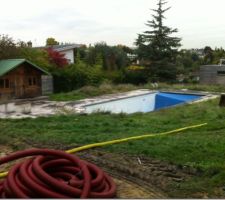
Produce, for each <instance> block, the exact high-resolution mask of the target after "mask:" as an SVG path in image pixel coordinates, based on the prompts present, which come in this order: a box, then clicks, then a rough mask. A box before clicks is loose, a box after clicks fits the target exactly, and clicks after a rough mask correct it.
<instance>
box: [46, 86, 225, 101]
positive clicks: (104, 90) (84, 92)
mask: <svg viewBox="0 0 225 200" xmlns="http://www.w3.org/2000/svg"><path fill="white" fill-rule="evenodd" d="M137 89H150V90H156V88H154V87H153V86H152V85H151V84H146V85H141V86H135V85H131V84H121V85H112V84H102V85H100V86H99V87H94V86H85V87H83V88H81V89H78V90H74V91H72V92H67V93H58V94H52V95H51V96H50V100H54V101H75V100H81V99H85V98H89V97H95V96H100V95H105V94H115V93H118V92H127V91H131V90H137ZM157 89H159V90H181V89H188V90H194V91H209V92H225V87H224V86H220V85H200V84H173V85H172V84H166V83H159V84H158V88H157Z"/></svg>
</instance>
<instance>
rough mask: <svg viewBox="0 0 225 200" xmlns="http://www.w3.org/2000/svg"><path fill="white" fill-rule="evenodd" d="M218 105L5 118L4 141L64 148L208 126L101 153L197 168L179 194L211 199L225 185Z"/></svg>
mask: <svg viewBox="0 0 225 200" xmlns="http://www.w3.org/2000/svg"><path fill="white" fill-rule="evenodd" d="M218 103H219V100H218V99H216V100H211V101H207V102H203V103H198V104H193V105H185V106H178V107H174V108H170V109H167V110H160V111H158V112H153V113H147V114H140V113H138V114H132V115H125V114H119V115H110V114H93V115H68V116H52V117H48V118H44V117H42V118H37V119H20V120H9V119H5V120H3V119H1V120H0V127H1V132H0V137H1V140H0V143H2V144H13V143H16V141H18V140H23V139H29V140H33V141H37V142H40V143H48V142H49V141H51V142H56V143H62V144H65V145H67V144H78V145H85V144H89V143H95V142H101V141H106V140H112V139H118V138H124V137H129V136H136V135H141V134H145V133H156V134H157V133H160V132H163V131H169V130H173V129H177V128H181V127H185V126H189V125H194V124H200V123H205V122H207V123H208V126H205V127H201V128H199V129H193V130H188V131H185V132H184V133H182V134H175V135H170V136H163V137H158V138H149V139H145V140H139V141H132V142H128V143H123V144H117V145H113V146H108V147H104V148H103V149H104V150H106V151H110V152H123V153H127V154H132V155H145V156H149V157H153V158H156V159H159V160H164V161H169V162H171V163H174V164H181V165H188V166H193V167H196V168H199V169H201V170H202V171H203V175H202V176H201V177H196V178H195V179H194V180H191V181H189V182H185V183H182V184H180V185H179V191H181V193H182V192H183V191H185V194H187V195H188V194H191V193H192V192H196V191H201V192H204V191H205V192H207V193H209V194H212V196H213V195H214V194H213V192H214V188H215V187H223V186H225V108H220V107H219V106H218ZM21 148H22V147H21ZM174 187H177V186H174ZM224 196H225V194H224Z"/></svg>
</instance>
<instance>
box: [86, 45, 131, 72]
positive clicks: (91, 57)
mask: <svg viewBox="0 0 225 200" xmlns="http://www.w3.org/2000/svg"><path fill="white" fill-rule="evenodd" d="M86 62H87V64H89V65H92V66H93V65H102V67H103V69H104V70H110V71H114V70H120V69H122V68H124V67H126V66H127V65H128V62H129V59H128V57H127V54H126V52H125V51H124V50H123V49H122V48H120V47H118V46H112V47H111V46H108V45H107V44H106V43H97V44H95V46H94V47H90V48H89V50H88V54H87V57H86Z"/></svg>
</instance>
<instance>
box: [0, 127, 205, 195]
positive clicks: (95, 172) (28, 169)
mask: <svg viewBox="0 0 225 200" xmlns="http://www.w3.org/2000/svg"><path fill="white" fill-rule="evenodd" d="M205 125H207V123H204V124H199V125H194V126H188V127H184V128H180V129H176V130H173V131H168V132H163V133H159V134H145V135H141V136H134V137H129V138H124V139H118V140H112V141H107V142H101V143H95V144H90V145H85V146H82V147H78V148H74V149H71V150H68V151H66V152H63V151H58V150H48V149H31V150H25V151H18V152H16V153H13V154H11V155H8V156H6V157H3V158H0V165H2V164H5V163H7V162H10V161H13V160H16V159H20V158H24V157H30V156H34V157H31V158H29V159H28V160H25V161H23V162H22V163H18V164H16V165H14V166H13V167H12V168H11V169H10V171H9V172H4V173H0V178H3V177H6V178H5V179H4V180H3V181H2V182H0V197H2V198H32V197H35V198H38V197H40V198H77V197H78V198H79V197H80V198H112V197H114V196H115V194H116V186H115V183H114V182H113V180H112V179H111V178H110V177H109V176H108V175H107V174H106V173H105V172H103V171H102V170H101V169H100V168H98V167H97V166H95V165H93V164H91V163H89V162H87V161H83V160H80V159H79V158H78V157H77V156H74V155H71V154H72V153H76V152H79V151H83V150H87V149H91V148H95V147H102V146H106V145H112V144H117V143H122V142H128V141H132V140H139V139H145V138H150V137H159V136H165V135H170V134H173V133H179V132H182V131H185V130H188V129H194V128H199V127H202V126H205Z"/></svg>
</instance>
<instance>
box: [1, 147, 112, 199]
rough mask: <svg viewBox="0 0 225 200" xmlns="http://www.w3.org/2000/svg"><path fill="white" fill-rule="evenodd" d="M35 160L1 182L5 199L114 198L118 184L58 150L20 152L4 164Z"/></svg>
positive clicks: (7, 159) (15, 168)
mask: <svg viewBox="0 0 225 200" xmlns="http://www.w3.org/2000/svg"><path fill="white" fill-rule="evenodd" d="M28 156H29V157H30V156H34V157H32V158H29V159H27V160H25V161H23V162H22V163H18V164H16V165H14V166H13V167H12V169H11V170H10V171H9V174H8V176H7V177H6V178H5V179H4V180H3V181H2V182H0V197H1V198H113V197H114V196H115V194H116V185H115V183H114V181H113V180H112V179H111V178H110V177H109V176H108V175H107V174H106V173H105V172H103V171H102V170H101V169H100V168H98V167H97V166H95V165H93V164H91V163H89V162H86V161H83V160H80V159H79V158H78V157H76V156H74V155H71V154H68V153H66V152H63V151H58V150H48V149H31V150H25V151H18V152H16V153H13V154H11V155H9V156H6V157H4V158H1V159H0V164H4V163H7V162H9V161H12V160H16V159H19V158H24V157H28Z"/></svg>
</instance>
